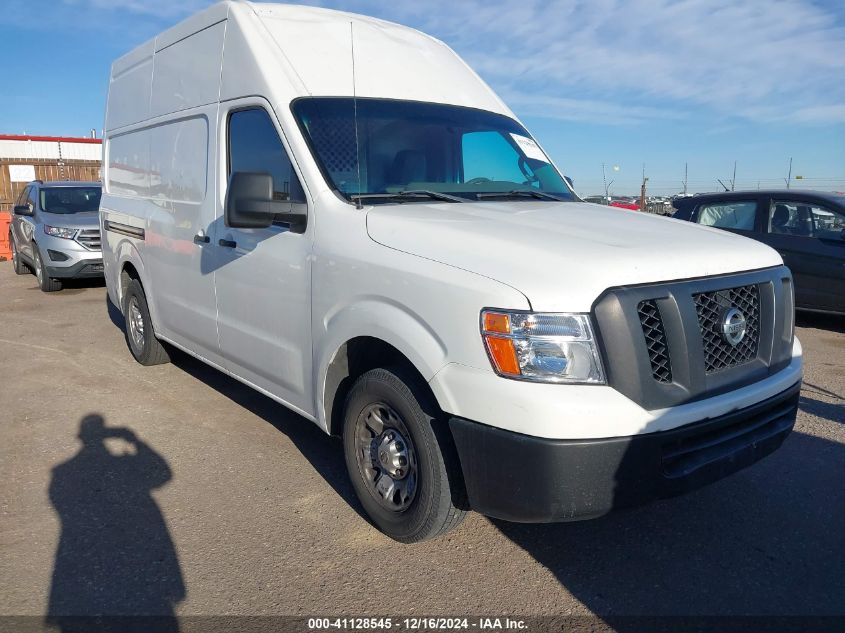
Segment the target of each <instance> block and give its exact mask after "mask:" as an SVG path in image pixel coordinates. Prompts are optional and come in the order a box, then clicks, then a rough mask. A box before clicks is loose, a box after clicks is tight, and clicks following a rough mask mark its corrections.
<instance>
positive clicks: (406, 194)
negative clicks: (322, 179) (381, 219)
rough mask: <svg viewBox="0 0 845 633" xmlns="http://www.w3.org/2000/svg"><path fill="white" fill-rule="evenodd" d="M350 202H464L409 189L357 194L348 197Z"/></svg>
mask: <svg viewBox="0 0 845 633" xmlns="http://www.w3.org/2000/svg"><path fill="white" fill-rule="evenodd" d="M349 197H350V198H351V199H352V200H356V201H357V202H358V203H359V204H360V203H361V201H362V200H367V199H371V198H372V199H376V200H379V199H381V200H390V199H399V200H401V199H402V198H433V199H434V200H442V201H443V202H466V200H464V199H463V198H458V197H457V196H450V195H449V194H448V193H441V192H439V191H429V190H428V189H411V190H406V191H396V192H394V193H359V194H357V195H354V196H349Z"/></svg>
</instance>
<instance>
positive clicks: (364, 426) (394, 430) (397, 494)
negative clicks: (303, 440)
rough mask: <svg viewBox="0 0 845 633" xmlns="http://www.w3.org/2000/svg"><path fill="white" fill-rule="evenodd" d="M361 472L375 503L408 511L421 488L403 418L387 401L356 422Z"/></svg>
mask: <svg viewBox="0 0 845 633" xmlns="http://www.w3.org/2000/svg"><path fill="white" fill-rule="evenodd" d="M355 455H356V458H357V461H358V472H359V473H360V474H361V478H362V479H363V481H364V484H365V485H366V487H367V490H368V491H369V493H370V494H371V495H372V496H373V498H374V499H375V500H376V502H377V503H378V504H379V505H380V506H381V507H383V508H385V509H386V510H390V511H391V512H397V513H398V512H403V511H405V510H407V509H408V508H409V507H410V506H411V504H412V503H413V502H414V499H415V498H416V494H417V489H418V487H419V486H418V473H417V458H416V450H415V449H414V444H413V442H412V441H411V434H410V433H409V432H408V428H407V427H406V426H405V422H404V421H403V420H402V417H401V416H400V415H399V414H398V413H397V412H396V411H395V409H393V408H392V407H391V406H390V405H388V404H386V403H384V402H378V403H373V404H370V405H367V406H366V407H365V408H364V410H363V411H361V413H360V414H359V415H358V419H357V420H356V422H355Z"/></svg>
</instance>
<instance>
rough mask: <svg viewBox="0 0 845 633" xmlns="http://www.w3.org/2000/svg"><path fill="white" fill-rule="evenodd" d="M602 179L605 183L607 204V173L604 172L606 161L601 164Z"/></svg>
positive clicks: (605, 201) (605, 200)
mask: <svg viewBox="0 0 845 633" xmlns="http://www.w3.org/2000/svg"><path fill="white" fill-rule="evenodd" d="M601 179H602V182H603V183H604V203H605V204H607V174H605V173H604V163H602V164H601Z"/></svg>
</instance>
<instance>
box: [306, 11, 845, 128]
mask: <svg viewBox="0 0 845 633" xmlns="http://www.w3.org/2000/svg"><path fill="white" fill-rule="evenodd" d="M318 4H324V5H326V6H332V7H336V8H344V9H351V10H360V11H361V12H363V13H377V14H378V15H379V16H380V17H385V18H387V19H394V20H396V21H399V22H404V23H409V24H412V25H414V26H416V27H418V28H420V29H422V30H425V31H428V32H431V33H433V34H434V35H436V36H438V37H440V38H441V39H443V40H444V41H446V42H447V43H448V44H450V45H451V46H452V47H453V48H455V49H456V50H457V51H458V52H459V53H460V54H461V55H463V56H464V57H466V58H467V60H468V61H469V62H470V63H471V64H472V65H473V66H474V67H475V68H476V69H477V70H478V71H479V72H480V74H481V75H482V76H484V77H485V78H486V79H487V80H488V81H489V82H490V83H491V84H492V85H493V86H494V88H496V89H498V90H501V91H503V92H506V93H508V94H511V95H517V94H522V95H523V97H522V98H523V99H525V100H527V101H531V102H534V103H539V102H542V101H543V100H559V103H560V104H561V105H562V106H563V110H564V111H574V117H575V118H580V117H582V116H589V113H590V110H592V111H593V112H594V117H593V118H594V119H595V120H599V121H603V122H606V123H608V122H619V123H630V122H632V121H637V120H641V119H642V118H655V119H659V118H664V117H665V116H666V114H667V113H668V112H672V111H675V112H677V111H680V110H687V111H688V110H690V109H693V108H704V109H706V110H707V111H710V112H711V113H712V114H715V115H717V116H723V117H724V116H729V117H731V116H736V117H740V118H747V119H755V120H756V119H757V118H758V117H760V116H765V117H766V120H770V121H774V120H778V119H783V118H790V119H791V120H794V121H796V122H804V123H815V122H822V123H823V122H839V121H841V120H842V111H841V106H840V105H839V104H841V103H842V102H843V101H845V83H843V81H842V78H843V76H845V27H843V16H844V15H845V12H843V8H842V5H841V4H840V5H838V8H834V7H833V6H832V7H831V8H827V9H826V8H823V7H821V6H819V5H817V4H815V3H814V2H812V1H811V0H744V1H743V2H736V0H681V1H675V2H672V1H669V0H549V1H541V0H524V1H522V2H518V3H516V2H513V3H511V2H508V3H494V2H489V1H484V0H462V1H461V2H454V1H453V0H433V1H429V2H413V1H411V2H393V3H389V4H388V3H381V2H374V1H372V0H352V1H351V2H342V1H340V0H337V1H330V2H319V3H318ZM632 102H633V103H637V104H638V107H636V108H631V107H630V106H629V104H630V103H632ZM596 104H600V105H599V107H594V106H596ZM555 111H556V112H557V110H555ZM626 111H627V113H626Z"/></svg>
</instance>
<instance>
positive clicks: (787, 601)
mask: <svg viewBox="0 0 845 633" xmlns="http://www.w3.org/2000/svg"><path fill="white" fill-rule="evenodd" d="M0 318H2V323H3V327H2V330H0V373H1V374H2V387H0V434H2V435H0V578H2V579H3V580H2V581H0V615H2V614H6V615H8V614H28V615H39V616H40V615H43V614H45V613H47V611H48V608H50V605H52V608H54V609H56V610H65V609H66V608H67V607H68V605H79V604H88V605H93V606H90V607H88V608H90V609H95V610H98V611H99V612H101V613H109V612H124V613H126V612H130V613H131V612H136V613H137V612H146V613H171V612H175V613H177V614H179V615H197V614H204V615H209V614H300V615H301V614H314V613H315V612H318V613H324V614H326V613H330V614H341V613H351V614H361V615H369V614H401V615H413V614H429V615H437V614H476V615H485V614H494V615H506V614H521V615H530V614H534V615H536V614H590V613H592V614H598V615H600V616H614V615H630V614H650V615H661V614H671V615H678V614H682V615H688V614H696V615H698V614H777V615H786V614H845V591H843V590H842V580H843V578H845V555H843V545H845V486H843V481H842V476H843V473H845V319H843V318H833V317H810V316H805V317H802V318H800V319H799V328H798V335H799V337H800V338H801V340H802V342H803V344H804V350H805V354H806V361H807V362H806V365H807V366H806V376H805V379H806V382H805V386H804V391H803V392H802V399H801V412H800V415H799V418H798V423H797V426H796V430H795V432H794V433H793V434H792V435H791V436H790V438H789V439H788V440H787V441H786V443H785V444H784V446H783V447H782V448H781V449H780V450H779V451H777V452H776V453H774V454H773V455H772V456H770V457H768V458H766V459H765V460H763V461H762V462H760V463H759V464H757V465H755V466H754V467H752V468H750V469H747V470H745V471H742V472H740V473H738V474H736V475H734V476H733V477H730V478H728V479H726V480H723V481H720V482H718V483H716V484H714V485H712V486H709V487H707V488H704V489H702V490H699V491H696V492H694V493H692V494H689V495H687V496H684V497H680V498H676V499H672V500H667V501H662V502H659V503H655V504H652V505H649V506H647V507H643V508H638V509H636V510H631V511H625V512H619V513H616V514H612V515H610V516H607V517H605V518H602V519H598V520H594V521H589V522H583V523H571V524H561V525H546V526H526V525H515V524H508V523H504V522H499V521H491V520H489V519H486V518H484V517H482V516H480V515H477V514H471V515H470V516H469V518H468V520H467V521H466V522H465V523H464V525H463V526H462V527H461V528H460V529H459V530H458V531H456V532H453V533H452V534H450V535H448V536H446V537H444V538H442V539H440V540H437V541H433V542H428V543H422V544H418V545H413V546H403V545H399V544H396V543H394V542H392V541H390V540H389V539H387V538H385V537H384V536H382V535H381V534H379V533H378V532H377V531H375V530H374V529H373V528H372V527H370V525H369V524H368V523H367V522H366V521H365V520H364V519H363V518H362V517H361V515H360V509H359V506H358V504H357V502H356V501H355V499H354V495H353V494H352V490H351V488H350V486H349V485H348V483H347V481H346V472H345V468H344V464H343V456H342V452H341V448H340V445H339V443H338V442H337V441H335V440H331V439H329V438H327V437H325V436H324V435H322V433H321V432H320V431H319V430H318V429H317V428H316V427H314V426H313V425H311V424H310V423H308V422H307V421H306V420H304V419H302V418H300V417H298V416H297V415H295V414H292V413H289V412H288V411H286V410H285V409H284V408H282V407H281V406H279V405H277V404H275V403H273V402H272V401H270V400H269V399H267V398H265V397H263V396H261V395H259V394H258V393H256V392H253V391H251V390H250V389H248V388H246V387H244V386H242V385H240V384H239V383H237V382H235V381H234V380H231V379H229V378H227V377H225V376H224V375H222V374H220V373H218V372H216V371H214V370H211V369H209V368H207V367H205V366H204V365H202V364H201V363H199V362H197V361H195V360H193V359H190V358H188V357H185V356H183V355H178V356H177V357H176V359H175V362H174V363H173V364H170V365H164V366H158V367H152V368H144V367H141V366H140V365H138V364H136V363H135V362H134V361H133V360H132V358H131V357H130V355H129V352H128V351H127V349H126V348H125V343H124V340H123V334H122V331H121V329H120V327H121V319H120V316H119V315H117V314H115V313H114V311H113V310H112V311H111V312H110V311H109V310H108V306H107V301H106V292H105V288H104V287H102V285H101V284H97V283H77V284H73V285H72V286H71V287H70V288H68V289H66V290H63V291H62V292H59V293H54V294H44V293H41V292H40V291H39V290H38V289H37V287H36V282H35V278H34V277H32V276H22V277H17V276H15V275H14V274H13V272H12V270H11V266H10V264H9V263H8V262H4V263H2V264H0ZM101 425H105V427H106V428H107V429H110V431H109V432H108V435H110V436H112V437H110V438H109V439H108V440H105V441H104V442H103V441H99V440H97V441H93V440H92V439H91V438H92V437H93V436H94V435H96V433H97V429H98V427H99V426H101ZM80 435H81V436H82V438H80V437H78V436H80ZM136 439H137V441H136ZM83 440H84V441H85V442H87V444H84V443H83ZM83 445H86V446H87V447H88V448H87V449H86V450H82V447H83ZM121 455H123V456H121ZM130 457H131V459H130ZM60 515H61V517H62V521H63V524H62V523H61V522H60ZM62 527H64V530H62ZM60 537H61V539H60ZM60 541H61V543H60Z"/></svg>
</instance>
